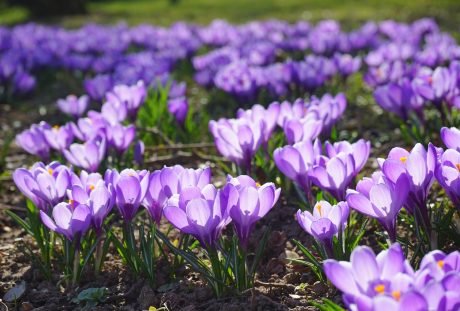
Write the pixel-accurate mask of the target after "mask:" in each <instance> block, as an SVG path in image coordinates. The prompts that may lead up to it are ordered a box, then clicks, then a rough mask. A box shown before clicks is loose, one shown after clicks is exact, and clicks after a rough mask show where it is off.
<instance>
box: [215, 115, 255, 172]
mask: <svg viewBox="0 0 460 311" xmlns="http://www.w3.org/2000/svg"><path fill="white" fill-rule="evenodd" d="M262 129H263V123H262V122H258V123H254V122H249V121H248V120H247V119H220V120H219V121H217V122H216V121H210V122H209V130H210V131H211V133H212V135H213V136H214V142H215V144H216V147H217V150H218V151H219V153H220V154H222V155H223V156H224V157H226V158H228V159H229V160H231V161H233V162H236V163H237V164H238V165H239V166H242V167H244V168H245V169H246V170H247V171H250V170H251V162H252V158H253V157H254V155H255V154H256V152H257V150H258V149H259V147H260V145H261V143H262Z"/></svg>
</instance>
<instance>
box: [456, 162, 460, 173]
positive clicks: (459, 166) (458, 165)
mask: <svg viewBox="0 0 460 311" xmlns="http://www.w3.org/2000/svg"><path fill="white" fill-rule="evenodd" d="M455 167H456V168H457V171H459V172H460V163H457V164H455Z"/></svg>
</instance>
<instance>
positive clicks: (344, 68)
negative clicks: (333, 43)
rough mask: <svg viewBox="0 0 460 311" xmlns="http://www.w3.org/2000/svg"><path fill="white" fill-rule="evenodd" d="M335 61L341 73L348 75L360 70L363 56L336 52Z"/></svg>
mask: <svg viewBox="0 0 460 311" xmlns="http://www.w3.org/2000/svg"><path fill="white" fill-rule="evenodd" d="M334 63H335V65H336V66H337V69H338V70H339V72H340V74H341V75H342V76H344V77H347V76H349V75H351V74H353V73H355V72H356V71H358V70H359V67H361V58H360V57H353V56H351V55H350V54H334Z"/></svg>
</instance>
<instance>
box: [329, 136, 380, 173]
mask: <svg viewBox="0 0 460 311" xmlns="http://www.w3.org/2000/svg"><path fill="white" fill-rule="evenodd" d="M325 147H326V153H327V156H328V157H329V158H331V157H334V156H336V155H337V154H339V153H340V152H343V153H347V154H351V155H353V160H354V162H355V171H354V175H355V176H356V175H358V173H359V172H360V171H361V170H362V169H363V167H364V165H366V162H367V159H368V158H369V153H370V150H371V143H370V141H366V140H364V139H360V140H358V141H357V142H355V143H353V144H350V143H349V142H348V141H339V142H336V143H334V144H331V143H329V142H328V141H326V143H325Z"/></svg>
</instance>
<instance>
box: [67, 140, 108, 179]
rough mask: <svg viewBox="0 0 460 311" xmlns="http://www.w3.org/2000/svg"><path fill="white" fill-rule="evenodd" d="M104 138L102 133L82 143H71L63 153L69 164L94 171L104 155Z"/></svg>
mask: <svg viewBox="0 0 460 311" xmlns="http://www.w3.org/2000/svg"><path fill="white" fill-rule="evenodd" d="M105 152H106V139H105V137H104V136H102V135H98V136H96V137H95V138H93V139H91V140H89V141H87V142H85V143H83V144H72V145H70V147H69V149H68V150H67V149H66V150H64V151H63V154H64V156H65V157H66V159H67V161H69V162H70V163H71V164H73V165H76V166H78V167H81V168H83V169H85V170H87V171H90V172H96V171H97V169H98V168H99V164H100V163H101V161H102V160H103V159H104V157H105Z"/></svg>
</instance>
